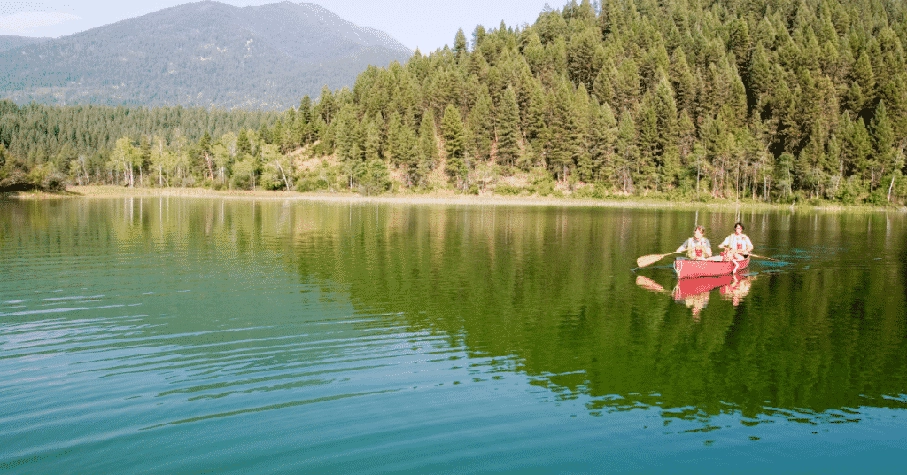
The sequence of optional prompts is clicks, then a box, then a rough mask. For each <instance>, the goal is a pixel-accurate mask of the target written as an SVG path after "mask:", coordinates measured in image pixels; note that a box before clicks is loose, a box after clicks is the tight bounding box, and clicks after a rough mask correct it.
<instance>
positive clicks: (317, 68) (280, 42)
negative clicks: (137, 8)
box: [0, 1, 412, 109]
mask: <svg viewBox="0 0 907 475" xmlns="http://www.w3.org/2000/svg"><path fill="white" fill-rule="evenodd" d="M0 45H2V43H0ZM411 54H412V52H411V51H410V50H409V49H408V48H406V47H405V46H404V45H402V44H401V43H399V42H397V41H396V40H394V39H393V38H392V37H390V36H389V35H387V34H386V33H383V32H380V31H379V30H374V29H372V28H367V27H359V26H357V25H355V24H353V23H352V22H349V21H347V20H344V19H342V18H340V17H339V16H337V15H336V14H334V13H332V12H330V11H329V10H327V9H325V8H323V7H321V6H318V5H313V4H307V3H299V4H297V3H292V2H281V3H273V4H266V5H261V6H248V7H234V6H231V5H226V4H223V3H220V2H215V1H202V2H196V3H188V4H183V5H178V6H175V7H170V8H165V9H163V10H159V11H157V12H153V13H149V14H147V15H143V16H140V17H136V18H130V19H126V20H121V21H118V22H115V23H112V24H110V25H105V26H102V27H98V28H93V29H90V30H86V31H84V32H80V33H76V34H73V35H67V36H63V37H60V38H57V39H49V40H46V41H40V42H37V43H33V44H23V45H21V46H18V47H13V48H10V49H8V50H6V51H2V50H0V68H2V69H0V95H2V96H3V97H5V98H9V99H11V100H13V101H15V102H18V103H27V102H31V101H35V102H39V103H45V104H56V105H66V104H86V103H94V104H107V105H121V104H123V105H142V106H155V105H184V106H209V107H222V108H235V107H244V108H255V109H280V108H286V107H289V106H292V105H294V104H296V103H298V101H299V99H300V98H301V97H302V96H304V95H312V96H314V95H317V94H318V93H319V92H320V90H321V89H322V87H323V86H325V85H326V86H328V87H330V88H332V89H337V88H339V87H342V86H351V85H352V84H353V82H354V81H355V79H356V76H357V75H358V74H359V73H360V72H361V71H363V70H364V69H366V67H368V66H369V65H387V64H389V63H391V62H393V61H400V62H403V61H405V60H406V59H408V58H409V56H410V55H411Z"/></svg>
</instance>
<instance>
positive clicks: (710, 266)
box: [674, 258, 750, 279]
mask: <svg viewBox="0 0 907 475" xmlns="http://www.w3.org/2000/svg"><path fill="white" fill-rule="evenodd" d="M749 265H750V259H749V258H746V259H744V260H742V261H736V262H730V261H693V260H689V259H677V260H676V261H674V271H675V272H677V278H678V279H689V278H693V277H709V276H714V275H728V274H733V273H735V272H739V271H741V270H744V269H746V268H747V267H748V266H749Z"/></svg>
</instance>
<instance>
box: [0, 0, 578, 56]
mask: <svg viewBox="0 0 907 475" xmlns="http://www.w3.org/2000/svg"><path fill="white" fill-rule="evenodd" d="M222 1H223V3H228V4H231V5H235V6H249V5H261V4H265V3H275V1H274V0H270V1H262V0H222ZM548 1H549V2H551V6H553V7H554V8H560V7H562V6H563V3H565V2H566V1H567V0H548ZM183 3H189V2H188V1H186V0H151V1H139V2H134V1H123V0H93V1H87V0H44V1H28V0H23V1H9V2H6V1H0V35H21V36H51V37H59V36H63V35H70V34H73V33H78V32H80V31H84V30H87V29H90V28H95V27H98V26H103V25H107V24H110V23H114V22H116V21H119V20H124V19H127V18H132V17H137V16H141V15H144V14H146V13H151V12H154V11H157V10H161V9H164V8H168V7H172V6H176V5H179V4H183ZM295 3H300V2H298V1H297V2H295ZM307 3H316V4H318V5H321V6H323V7H325V8H327V9H328V10H331V11H332V12H334V13H336V14H337V15H340V17H342V18H344V19H345V20H349V21H351V22H353V23H355V24H357V25H359V26H367V27H372V28H377V29H379V30H382V31H384V32H386V33H388V34H389V35H391V36H393V37H394V38H396V39H397V40H398V41H400V42H401V43H403V44H404V45H406V46H408V47H409V48H411V49H416V48H417V47H418V48H419V49H420V50H422V51H423V52H430V51H434V50H436V49H438V48H442V47H443V46H444V45H445V44H446V45H451V44H452V43H453V38H454V35H455V34H456V32H457V29H458V28H462V29H463V31H464V32H465V33H466V36H467V38H470V34H471V33H472V31H473V30H474V29H475V27H476V25H484V26H485V27H486V28H488V27H493V28H497V26H498V25H500V23H501V20H503V21H504V22H505V23H506V24H507V25H508V26H520V25H523V24H526V23H529V24H531V23H533V22H535V20H536V18H538V15H539V13H540V12H541V11H542V10H543V9H544V8H545V7H546V1H545V0H497V1H490V2H489V1H487V0H309V1H308V2H307Z"/></svg>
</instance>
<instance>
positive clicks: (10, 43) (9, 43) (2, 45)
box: [0, 35, 50, 52]
mask: <svg viewBox="0 0 907 475" xmlns="http://www.w3.org/2000/svg"><path fill="white" fill-rule="evenodd" d="M48 40H50V38H32V37H30V36H15V35H0V52H3V51H9V50H11V49H14V48H21V47H22V46H28V45H33V44H38V43H43V42H45V41H48Z"/></svg>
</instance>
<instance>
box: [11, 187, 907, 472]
mask: <svg viewBox="0 0 907 475" xmlns="http://www.w3.org/2000/svg"><path fill="white" fill-rule="evenodd" d="M736 219H741V220H742V221H743V222H744V224H746V226H747V234H749V236H750V237H751V238H752V240H753V241H754V243H755V245H756V252H757V253H759V254H761V255H765V256H772V257H775V258H777V259H779V260H780V261H779V262H774V261H756V260H754V261H753V262H752V264H751V265H750V268H749V272H748V274H747V275H744V276H740V277H739V278H736V279H733V280H732V279H730V278H727V279H726V280H719V281H704V282H701V283H699V284H697V285H693V286H690V285H686V286H683V285H682V286H678V285H677V280H676V278H675V277H674V275H673V271H672V270H671V269H670V267H669V265H670V262H671V261H670V258H667V259H665V260H664V261H662V262H660V263H659V264H656V265H655V266H653V267H650V268H645V269H634V267H635V259H636V257H638V256H640V255H643V254H650V253H657V252H670V251H672V250H673V249H675V248H676V247H677V246H678V245H679V244H680V243H681V242H682V241H683V240H684V239H685V238H686V237H688V236H689V235H690V234H691V232H692V228H693V226H694V224H695V223H697V222H698V223H701V224H704V225H705V226H706V234H707V236H709V237H710V238H711V239H712V242H713V245H717V244H718V243H719V242H720V241H721V239H722V238H723V236H724V235H726V234H729V232H730V230H731V227H732V225H733V223H734V221H735V220H736ZM905 456H907V219H905V215H904V214H899V213H889V214H886V213H831V212H825V213H823V212H805V211H796V212H792V211H780V210H779V211H768V212H757V213H754V212H749V211H743V212H742V213H740V214H739V215H738V214H737V213H735V212H734V211H709V212H707V211H700V212H698V213H697V212H695V211H677V210H648V209H635V210H624V209H613V208H578V207H576V208H560V207H510V206H499V207H491V206H489V207H480V206H425V205H423V206H408V205H377V204H367V203H360V204H319V203H306V202H296V201H286V202H284V201H251V200H220V199H193V198H144V199H140V198H129V199H122V198H120V199H96V200H91V199H72V200H57V201H0V472H5V471H8V472H16V473H69V472H77V473H197V472H213V473H229V472H234V473H271V472H284V473H285V472H314V473H325V472H340V473H348V472H357V473H369V472H415V473H424V472H451V473H462V472H491V471H493V472H508V471H511V472H521V473H522V472H527V471H537V472H545V473H547V472H605V471H607V472H653V471H668V470H670V471H680V472H695V473H701V472H725V471H729V470H732V471H734V472H737V473H741V472H752V473H765V472H768V471H772V472H779V471H780V472H804V471H808V472H823V473H824V472H854V471H857V470H859V471H862V472H866V471H869V472H895V471H901V470H903V460H904V458H905Z"/></svg>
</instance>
